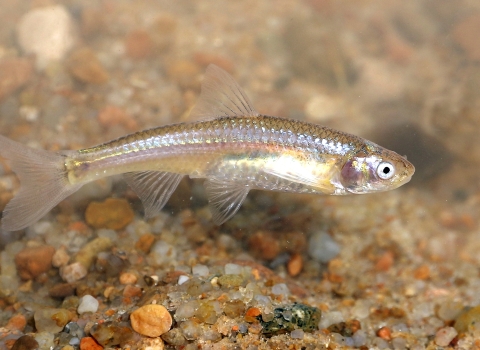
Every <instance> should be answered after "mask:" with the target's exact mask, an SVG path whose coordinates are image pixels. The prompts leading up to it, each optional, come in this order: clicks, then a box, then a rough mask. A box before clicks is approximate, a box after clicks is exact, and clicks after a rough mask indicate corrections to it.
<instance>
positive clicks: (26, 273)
mask: <svg viewBox="0 0 480 350" xmlns="http://www.w3.org/2000/svg"><path fill="white" fill-rule="evenodd" d="M54 253H55V248H54V247H52V246H49V245H44V246H38V247H32V248H25V249H24V250H22V251H20V252H19V253H18V254H17V255H15V265H16V266H17V270H18V275H19V276H20V277H21V278H22V279H25V280H28V279H33V278H35V277H37V276H39V275H40V274H42V273H44V272H47V271H48V270H50V268H51V267H52V257H53V254H54Z"/></svg>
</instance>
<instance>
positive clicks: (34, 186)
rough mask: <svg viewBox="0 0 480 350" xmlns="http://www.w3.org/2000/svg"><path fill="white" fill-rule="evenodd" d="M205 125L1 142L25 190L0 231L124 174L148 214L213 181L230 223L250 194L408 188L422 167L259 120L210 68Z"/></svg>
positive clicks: (346, 138) (296, 125)
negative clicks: (60, 141)
mask: <svg viewBox="0 0 480 350" xmlns="http://www.w3.org/2000/svg"><path fill="white" fill-rule="evenodd" d="M191 115H192V117H193V118H197V120H200V121H197V122H192V123H180V124H174V125H168V126H162V127H158V128H154V129H150V130H146V131H141V132H137V133H134V134H131V135H127V136H124V137H121V138H119V139H117V140H114V141H110V142H107V143H104V144H102V145H99V146H95V147H91V148H86V149H82V150H79V151H60V152H49V151H45V150H39V149H33V148H29V147H26V146H24V145H21V144H19V143H17V142H15V141H12V140H10V139H8V138H6V137H4V136H0V155H1V156H2V157H4V158H7V159H8V160H10V162H11V166H12V169H13V171H14V172H15V173H16V174H17V176H18V177H19V179H20V184H21V187H20V190H19V191H18V193H17V194H16V195H15V197H14V198H13V199H12V200H11V201H10V202H9V203H8V204H7V206H6V208H5V210H4V212H3V218H2V228H3V229H4V230H7V231H15V230H20V229H23V228H25V227H27V226H29V225H31V224H33V223H35V222H36V221H37V220H39V219H40V218H41V217H42V216H44V215H45V214H46V213H47V212H48V211H50V210H51V209H52V208H53V207H54V206H55V205H57V204H58V203H59V202H60V201H62V200H63V199H65V198H66V197H68V196H69V195H71V194H72V193H74V192H75V191H77V190H78V189H79V188H80V187H82V185H84V184H86V183H88V182H91V181H94V180H98V179H101V178H103V177H106V176H111V175H116V174H123V175H124V178H125V180H126V181H127V183H128V184H129V185H130V186H131V187H132V189H133V190H134V191H135V192H136V193H137V195H138V196H139V197H140V199H141V200H142V202H143V205H144V207H145V215H146V217H152V216H154V215H156V214H158V212H159V211H160V210H161V209H162V207H163V206H164V205H165V203H166V202H167V200H168V199H169V198H170V196H171V194H172V192H173V191H174V190H175V188H176V187H177V185H178V183H179V182H180V180H181V179H182V177H183V176H185V175H189V176H190V177H191V178H205V179H206V181H205V187H206V192H207V196H208V200H209V205H210V209H211V211H212V218H213V221H214V222H215V223H216V224H222V223H223V222H225V221H226V220H228V219H229V218H231V217H232V216H233V215H234V214H235V213H236V212H237V210H238V209H239V208H240V206H241V204H242V202H243V201H244V199H245V197H246V196H247V193H248V191H250V190H252V189H261V190H271V191H282V192H296V193H313V194H328V195H345V194H352V193H353V194H358V193H370V192H378V191H386V190H391V189H394V188H397V187H399V186H401V185H403V184H405V183H407V182H408V181H409V180H410V178H411V176H412V175H413V173H414V171H415V168H414V167H413V165H412V164H411V163H410V162H408V161H407V160H406V159H405V158H404V157H402V156H400V155H398V154H396V153H395V152H392V151H389V150H387V149H384V148H382V147H380V146H378V145H376V144H375V143H373V142H370V141H368V140H365V139H363V138H360V137H357V136H354V135H350V134H347V133H344V132H341V131H337V130H333V129H330V128H327V127H324V126H319V125H315V124H311V123H306V122H302V121H297V120H292V119H284V118H277V117H269V116H264V115H260V114H259V113H258V112H257V111H256V110H255V109H254V107H253V105H252V103H251V102H250V100H249V99H248V97H247V95H246V94H245V92H244V91H243V90H242V88H241V87H240V86H239V85H238V84H237V83H236V82H235V80H234V79H233V78H232V77H231V76H230V75H229V74H228V73H226V72H225V71H223V70H222V69H220V68H218V67H216V66H214V65H210V66H209V67H208V68H207V71H206V74H205V78H204V81H203V84H202V90H201V94H200V98H199V101H198V103H197V104H196V106H195V107H194V109H193V110H192V112H191Z"/></svg>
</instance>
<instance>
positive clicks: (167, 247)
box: [148, 241, 177, 265]
mask: <svg viewBox="0 0 480 350" xmlns="http://www.w3.org/2000/svg"><path fill="white" fill-rule="evenodd" d="M148 257H149V261H148V263H149V264H150V265H162V264H165V263H169V262H172V261H175V259H176V257H177V250H176V249H175V247H174V246H173V245H171V244H170V243H167V242H165V241H156V242H155V243H154V244H153V246H152V248H151V251H150V254H149V256H148Z"/></svg>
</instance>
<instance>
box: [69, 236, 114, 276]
mask: <svg viewBox="0 0 480 350" xmlns="http://www.w3.org/2000/svg"><path fill="white" fill-rule="evenodd" d="M112 246H113V242H112V240H111V239H110V238H108V237H97V238H95V239H94V240H92V241H90V242H88V243H87V244H85V245H84V246H83V247H82V249H80V250H79V252H78V253H77V255H76V256H75V261H76V262H78V263H81V264H82V265H83V266H85V268H86V269H89V268H90V266H91V265H92V263H93V262H94V260H95V257H96V256H97V255H98V253H100V252H104V251H106V250H109V249H110V248H111V247H112Z"/></svg>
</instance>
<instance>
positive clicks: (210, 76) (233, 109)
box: [190, 64, 258, 120]
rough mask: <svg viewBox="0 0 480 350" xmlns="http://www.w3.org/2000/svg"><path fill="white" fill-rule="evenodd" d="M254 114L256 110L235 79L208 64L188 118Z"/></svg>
mask: <svg viewBox="0 0 480 350" xmlns="http://www.w3.org/2000/svg"><path fill="white" fill-rule="evenodd" d="M256 115H258V112H257V111H256V110H255V108H254V107H253V104H252V102H251V101H250V99H249V98H248V96H247V94H245V91H243V89H242V88H241V87H240V85H238V83H237V82H236V81H235V79H233V77H232V76H231V75H230V74H228V73H227V72H225V71H224V70H223V69H221V68H220V67H217V66H216V65H214V64H210V65H209V66H208V67H207V71H206V72H205V77H204V79H203V83H202V90H201V92H200V97H199V98H198V101H197V104H196V105H195V107H193V109H192V111H191V112H190V119H191V120H205V119H212V118H216V117H240V116H241V117H246V116H256Z"/></svg>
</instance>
